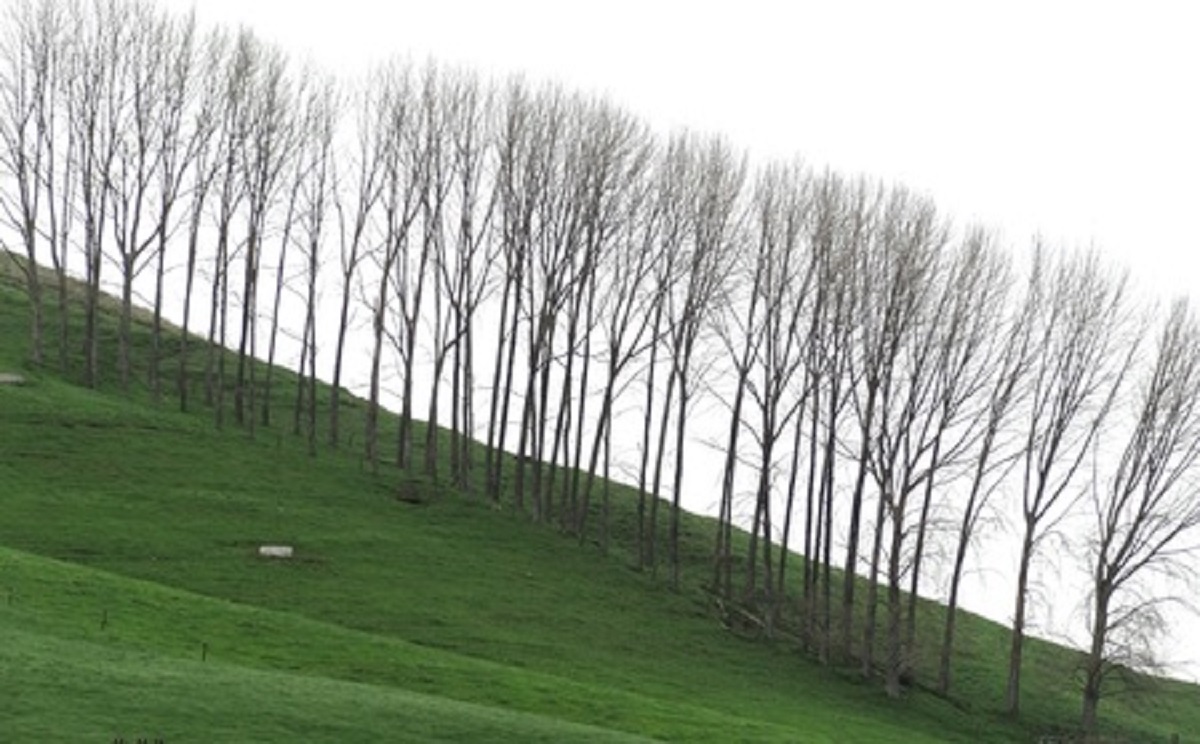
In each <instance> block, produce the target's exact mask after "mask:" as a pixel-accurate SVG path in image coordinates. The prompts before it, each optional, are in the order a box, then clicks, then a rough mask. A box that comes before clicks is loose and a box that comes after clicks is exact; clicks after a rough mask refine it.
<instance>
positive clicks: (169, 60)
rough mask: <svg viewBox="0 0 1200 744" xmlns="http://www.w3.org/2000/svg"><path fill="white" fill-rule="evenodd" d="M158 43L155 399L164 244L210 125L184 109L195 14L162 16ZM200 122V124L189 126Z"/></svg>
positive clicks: (190, 92) (193, 93)
mask: <svg viewBox="0 0 1200 744" xmlns="http://www.w3.org/2000/svg"><path fill="white" fill-rule="evenodd" d="M158 32H159V38H158V40H157V41H156V40H153V39H152V40H151V43H157V44H160V45H162V47H163V49H162V51H161V56H160V57H159V58H158V61H159V63H160V64H161V65H162V70H161V72H160V75H161V77H162V86H161V90H162V96H163V100H162V101H161V102H160V105H159V106H158V107H157V116H158V118H159V121H158V123H157V126H156V128H157V130H158V131H159V132H160V136H161V142H162V148H163V152H162V157H161V158H160V159H159V168H158V172H157V174H156V180H157V184H156V190H157V192H158V204H157V207H158V215H157V217H156V220H157V222H158V225H159V227H158V245H157V246H156V247H155V272H154V319H153V322H152V326H151V336H150V358H149V360H148V367H149V370H148V382H149V384H150V389H151V392H152V394H153V396H154V400H155V401H159V400H160V399H161V397H162V379H161V377H162V375H161V367H162V361H161V359H162V326H163V299H164V295H165V287H164V285H165V280H166V272H167V246H168V244H169V243H170V239H171V237H172V235H173V233H174V229H175V226H174V225H173V224H172V216H173V212H174V210H175V207H176V205H177V204H178V202H179V200H180V198H181V196H182V195H183V194H182V192H183V189H184V184H185V183H186V181H185V179H186V178H187V174H188V170H189V168H191V166H192V164H193V162H194V161H195V160H196V159H197V158H198V157H199V156H200V154H201V153H202V152H203V151H204V148H205V147H206V146H207V142H206V140H207V137H208V134H209V129H208V127H207V126H206V122H203V120H199V119H190V118H189V116H188V114H189V109H190V108H191V107H192V105H193V101H194V99H195V98H196V97H197V92H198V88H199V81H198V77H199V76H198V75H197V73H196V70H195V64H196V61H197V48H196V21H195V16H194V15H188V16H185V17H183V18H181V19H177V18H172V17H166V18H163V19H162V23H161V24H160V25H159V26H158ZM191 124H201V126H189V125H191Z"/></svg>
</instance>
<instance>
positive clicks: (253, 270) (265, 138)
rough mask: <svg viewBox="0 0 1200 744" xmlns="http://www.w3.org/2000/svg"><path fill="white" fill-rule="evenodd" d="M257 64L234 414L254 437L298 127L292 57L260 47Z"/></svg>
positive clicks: (246, 154) (245, 164) (247, 150)
mask: <svg viewBox="0 0 1200 744" xmlns="http://www.w3.org/2000/svg"><path fill="white" fill-rule="evenodd" d="M255 55H256V57H257V64H256V66H255V73H256V74H255V76H254V78H253V79H252V82H251V86H252V88H251V93H250V99H249V106H248V108H247V122H246V125H247V130H246V137H245V138H244V139H243V140H242V147H243V153H242V155H241V158H240V160H241V166H242V174H241V177H242V178H243V179H244V182H245V185H244V190H245V194H246V214H245V217H246V237H245V243H244V246H245V250H244V253H243V258H244V267H243V270H242V324H241V326H242V327H241V333H240V335H239V340H238V366H237V378H236V381H235V384H236V387H235V388H234V404H233V410H234V418H235V420H236V421H237V422H238V424H241V425H243V426H245V427H246V428H247V430H248V431H249V433H250V435H251V436H253V435H254V428H255V426H254V423H255V416H254V411H255V409H256V405H255V404H256V397H257V392H258V391H257V384H256V380H255V370H256V367H257V365H256V364H255V356H256V355H257V340H258V275H259V268H260V266H261V263H262V251H263V244H264V241H265V236H266V232H267V229H268V228H267V217H268V215H269V213H270V212H271V210H272V208H273V207H274V206H275V202H276V200H277V197H278V191H279V185H280V183H281V180H280V177H281V175H282V173H283V171H284V168H285V166H286V165H287V163H288V161H289V159H290V158H292V157H293V155H294V153H293V149H294V143H295V139H296V137H295V128H294V127H293V126H292V123H291V117H290V116H289V110H290V109H291V107H292V106H293V103H294V99H295V91H294V90H293V84H292V81H291V79H290V78H289V77H288V69H287V66H288V65H287V59H286V58H285V57H284V56H283V55H282V54H281V53H280V52H279V51H278V50H275V49H273V48H271V47H265V46H262V45H258V46H257V50H256V52H255Z"/></svg>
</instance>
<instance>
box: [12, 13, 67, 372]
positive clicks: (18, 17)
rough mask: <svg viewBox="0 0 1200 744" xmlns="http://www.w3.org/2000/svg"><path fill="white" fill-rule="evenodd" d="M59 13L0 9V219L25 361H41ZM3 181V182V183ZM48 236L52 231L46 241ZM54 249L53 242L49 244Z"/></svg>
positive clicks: (51, 201)
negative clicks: (16, 248) (15, 280)
mask: <svg viewBox="0 0 1200 744" xmlns="http://www.w3.org/2000/svg"><path fill="white" fill-rule="evenodd" d="M61 13H62V11H61V10H60V8H59V6H58V4H57V3H53V2H48V1H47V2H42V3H38V4H36V5H35V4H34V3H32V2H30V1H29V0H23V1H22V2H15V3H13V4H11V5H10V6H8V7H6V8H5V12H4V15H3V27H4V29H3V31H2V32H0V220H3V222H4V223H7V225H8V226H9V227H11V229H12V230H13V231H14V232H15V233H16V234H17V236H18V242H19V243H20V244H21V245H22V247H23V248H24V250H25V262H24V263H23V264H22V263H18V264H17V265H18V266H19V267H20V268H21V269H22V271H23V272H24V274H25V286H26V289H27V293H28V296H29V322H30V327H29V340H30V343H29V353H30V361H31V362H32V363H33V364H34V365H37V366H40V365H41V364H42V361H43V354H44V351H43V346H44V341H43V332H44V331H43V326H44V324H45V320H44V313H43V307H42V279H41V269H40V267H39V259H40V256H39V250H38V246H39V243H40V240H39V239H40V238H41V237H42V228H41V225H40V222H39V221H40V219H41V217H42V214H43V211H44V210H43V206H44V205H45V204H46V203H47V202H48V203H49V208H50V209H53V204H54V199H55V198H56V196H57V195H56V194H55V193H54V191H53V189H52V188H48V186H49V185H50V184H52V183H53V182H52V180H51V178H52V177H53V173H54V166H55V162H54V152H53V142H54V135H55V132H54V126H55V117H54V112H55V110H56V105H55V104H56V101H55V100H54V97H55V89H56V87H57V86H58V85H59V84H60V83H59V82H58V80H57V78H58V77H59V75H60V74H61V71H60V65H59V57H60V55H61V54H62V51H63V50H62V47H63V39H62V23H63V20H62V15H61ZM6 182H7V183H6ZM53 239H54V233H53V232H52V233H51V240H53ZM52 251H53V245H52Z"/></svg>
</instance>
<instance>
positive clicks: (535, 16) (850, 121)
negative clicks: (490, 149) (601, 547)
mask: <svg viewBox="0 0 1200 744" xmlns="http://www.w3.org/2000/svg"><path fill="white" fill-rule="evenodd" d="M163 4H164V5H165V6H166V7H169V8H173V9H177V10H186V9H188V8H190V7H191V6H192V3H191V2H190V1H189V0H169V1H168V2H164V3H163ZM197 5H198V7H197V14H198V16H199V18H200V20H201V22H202V23H205V24H208V23H223V24H228V25H238V24H246V25H248V26H250V27H252V28H253V29H254V30H255V31H256V32H257V33H258V35H259V36H260V37H262V38H264V39H266V40H268V41H272V42H275V43H277V44H278V45H280V46H281V47H283V48H284V49H286V50H288V51H290V52H291V53H292V54H293V55H294V56H295V57H296V58H297V59H298V60H310V61H312V62H315V63H317V64H319V65H321V66H323V67H326V68H328V69H330V70H332V71H336V72H339V73H342V74H345V75H348V76H354V75H358V74H361V73H363V72H365V71H366V70H367V69H369V67H370V66H371V65H372V64H373V63H377V62H380V61H383V60H386V59H389V58H391V57H395V56H400V57H407V58H410V59H413V60H416V61H422V60H425V59H427V58H428V59H433V60H436V61H439V62H444V63H450V64H458V65H462V66H465V67H469V68H473V69H475V70H477V71H478V72H480V73H482V74H483V75H485V76H495V77H497V78H503V77H505V76H507V75H510V74H514V73H523V74H524V75H525V76H526V77H528V78H529V79H531V80H533V81H543V80H544V81H555V82H559V83H562V84H563V85H564V86H566V87H568V88H570V89H575V90H579V91H582V92H587V93H595V94H602V95H606V96H608V97H609V98H610V99H611V100H613V101H615V102H617V103H620V104H622V105H624V106H625V107H626V108H628V109H629V110H630V111H632V112H634V113H636V114H639V115H640V116H642V117H643V118H644V119H646V120H647V121H649V122H650V123H651V124H652V125H653V126H654V127H655V128H656V129H658V130H659V131H660V132H664V133H665V132H668V131H670V130H671V129H673V128H676V127H688V128H691V129H694V130H699V131H702V132H712V133H722V134H725V135H727V136H728V137H729V139H730V140H731V141H732V142H733V143H734V144H735V145H738V146H740V147H743V148H745V149H746V150H747V151H749V152H750V153H751V155H752V156H754V157H756V158H763V159H765V158H774V157H779V158H791V157H796V156H799V157H801V158H802V159H804V160H805V161H807V162H809V163H810V164H812V165H815V166H818V167H824V166H831V167H833V168H834V169H836V170H838V171H841V172H843V173H847V174H858V173H863V174H867V175H870V176H876V177H880V178H883V179H887V180H890V181H897V182H901V183H904V184H906V185H908V186H910V187H912V188H914V189H916V190H918V191H921V192H924V193H927V194H929V195H931V196H932V197H933V198H934V199H935V201H936V203H937V204H938V205H939V207H940V208H941V209H942V210H943V211H944V212H946V213H948V214H949V215H951V217H953V218H954V219H955V221H957V222H959V223H964V222H972V221H979V222H982V223H984V224H987V225H990V226H992V227H994V228H996V229H998V230H999V231H1001V233H1002V235H1003V236H1004V237H1005V238H1006V240H1007V241H1008V242H1009V244H1010V245H1011V246H1013V247H1014V248H1016V249H1023V248H1025V247H1026V246H1027V245H1028V244H1029V242H1030V239H1031V237H1032V235H1033V234H1034V233H1035V232H1038V233H1041V234H1042V235H1043V236H1045V237H1046V238H1047V239H1048V240H1050V241H1052V242H1055V243H1058V244H1061V245H1065V246H1068V247H1074V246H1089V245H1094V246H1096V247H1097V248H1099V249H1100V250H1101V251H1102V252H1104V253H1105V254H1107V255H1109V256H1111V258H1112V260H1113V261H1114V262H1115V263H1117V264H1118V265H1120V266H1124V267H1127V268H1129V269H1130V270H1131V271H1132V272H1133V275H1134V277H1135V280H1137V281H1138V283H1140V284H1142V285H1143V286H1144V287H1145V288H1146V291H1147V292H1148V293H1153V294H1156V295H1158V296H1162V297H1164V299H1165V296H1166V295H1169V294H1177V293H1189V294H1191V295H1192V297H1193V298H1194V300H1196V301H1200V271H1198V270H1197V269H1198V268H1200V237H1198V236H1200V229H1198V228H1197V226H1196V225H1195V224H1194V222H1195V216H1196V215H1198V214H1200V98H1198V96H1200V41H1198V40H1197V37H1196V34H1197V31H1198V30H1200V5H1198V6H1197V7H1195V8H1193V4H1192V3H1189V2H1184V1H1182V0H1181V1H1180V2H1156V1H1153V0H1149V1H1147V0H1141V1H1140V2H1137V3H1134V2H1126V3H1111V2H1103V1H1093V2H1026V1H1024V0H1022V1H1020V2H1013V1H1012V0H1007V1H1006V2H990V3H983V2H961V1H952V0H946V1H937V0H905V1H904V2H895V1H893V0H858V1H849V2H847V1H845V0H838V1H837V2H834V1H833V0H829V1H828V2H821V3H817V2H795V1H792V2H783V1H781V2H766V1H765V0H738V2H729V3H715V2H695V1H692V2H682V1H678V0H595V1H593V2H587V3H584V2H569V1H567V0H557V1H554V0H401V1H399V2H395V1H393V2H382V1H375V0H336V1H335V2H330V1H329V0H322V1H321V2H273V1H266V0H203V1H202V2H199V3H197ZM701 508H702V505H701ZM985 562H986V561H985ZM1004 562H1005V561H999V563H1004ZM996 568H997V569H999V570H995V571H993V572H991V573H993V574H994V575H993V576H992V577H991V579H990V581H989V577H988V575H987V573H985V574H984V576H983V579H984V581H983V582H982V583H980V582H976V586H975V592H974V594H975V597H974V600H973V601H972V600H971V599H970V598H968V600H967V603H968V606H973V607H974V608H975V609H976V610H977V611H984V612H985V613H986V614H988V615H990V616H992V617H994V618H996V619H998V620H1001V621H1004V620H1005V618H1006V617H1007V616H1008V615H1009V614H1010V612H1011V610H1010V605H1011V594H1010V592H1009V590H1008V589H1007V588H1006V586H1007V583H1008V582H1007V581H1006V580H1004V579H1001V578H999V577H1001V576H1004V575H1005V574H1006V573H1007V572H1006V571H1005V570H1003V567H1002V566H1000V565H997V566H996ZM1044 570H1048V571H1049V572H1051V573H1053V572H1055V571H1056V570H1058V568H1057V567H1056V566H1055V565H1053V564H1051V565H1048V566H1046V567H1045V569H1044ZM1048 588H1049V589H1050V591H1051V593H1053V592H1054V582H1053V581H1051V582H1049V584H1048ZM1062 604H1063V603H1062V602H1061V601H1059V602H1053V601H1052V602H1048V605H1049V606H1050V607H1052V608H1054V609H1055V611H1056V613H1058V612H1061V613H1062V616H1060V617H1058V618H1055V620H1054V621H1053V622H1051V623H1050V624H1049V625H1044V626H1043V627H1042V628H1041V630H1043V631H1045V630H1054V629H1055V626H1062V627H1058V628H1057V629H1058V630H1059V631H1062V630H1063V628H1064V627H1065V628H1067V629H1068V630H1070V629H1074V630H1078V623H1079V618H1078V617H1077V616H1076V617H1074V618H1072V617H1069V615H1070V614H1071V613H1072V612H1074V611H1075V610H1077V606H1074V605H1073V606H1067V607H1059V606H1057V605H1062ZM1044 620H1045V619H1044V618H1043V622H1044ZM1193 640H1195V639H1193ZM1172 645H1175V646H1176V648H1174V649H1168V650H1167V651H1168V655H1170V656H1171V657H1173V658H1175V659H1177V660H1180V659H1184V658H1188V657H1190V656H1196V655H1197V652H1196V651H1195V648H1191V649H1189V648H1188V647H1189V646H1191V647H1195V646H1196V645H1197V643H1193V642H1186V641H1184V640H1183V639H1182V638H1178V637H1177V638H1176V640H1175V642H1174V644H1172ZM1187 673H1188V674H1190V676H1193V677H1197V676H1200V666H1193V667H1191V668H1190V669H1189V670H1188V672H1187Z"/></svg>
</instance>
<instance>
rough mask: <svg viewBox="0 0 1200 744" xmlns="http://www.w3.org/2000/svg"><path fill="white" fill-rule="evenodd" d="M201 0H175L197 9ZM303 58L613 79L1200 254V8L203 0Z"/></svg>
mask: <svg viewBox="0 0 1200 744" xmlns="http://www.w3.org/2000/svg"><path fill="white" fill-rule="evenodd" d="M190 4H191V3H190V2H188V0H171V1H170V2H167V3H166V5H167V6H169V7H179V8H181V9H182V8H186V7H189V6H190ZM198 6H199V7H198V9H197V10H198V14H199V16H200V18H201V20H202V21H219V22H223V23H230V24H237V23H245V24H247V25H249V26H251V27H253V28H254V29H255V30H256V31H257V32H258V33H259V34H260V35H261V36H262V37H264V38H266V39H268V40H273V41H276V42H278V43H279V44H280V45H281V46H283V47H285V48H287V49H290V50H292V51H293V53H295V54H296V55H297V56H298V57H300V58H305V57H310V58H311V59H313V60H314V61H316V62H318V63H320V64H322V65H323V66H326V67H329V68H331V69H336V70H341V71H346V72H347V73H348V74H354V72H355V71H359V70H365V69H366V68H367V67H369V66H370V64H371V63H372V62H376V61H380V60H383V59H387V58H388V57H390V56H393V55H405V56H409V57H412V58H414V59H417V60H423V59H425V58H433V59H435V60H438V61H440V62H448V63H458V64H463V65H465V66H469V67H471V68H474V69H476V70H479V71H481V72H483V73H485V74H494V75H497V76H504V75H507V74H509V73H513V72H523V73H525V74H527V75H528V76H529V77H530V78H532V79H534V80H555V81H558V82H562V83H563V84H565V85H567V86H569V87H571V88H574V89H579V90H583V91H588V92H596V93H601V94H606V95H608V96H609V97H610V98H611V99H613V100H614V101H617V102H619V103H621V104H624V105H625V106H627V107H628V108H629V109H630V110H631V111H633V112H635V113H637V114H639V115H641V116H643V117H644V118H645V119H647V120H649V121H650V122H652V123H653V124H655V125H656V126H657V127H659V128H660V129H661V130H663V131H666V130H669V129H671V128H673V127H676V126H687V127H690V128H694V129H698V130H702V131H707V132H720V133H724V134H727V135H728V136H729V137H730V139H731V140H732V141H733V142H734V143H735V144H737V145H740V146H743V147H745V148H747V149H748V150H749V151H750V152H751V153H752V154H753V155H756V156H762V157H792V156H795V155H799V156H801V157H802V158H804V159H805V160H807V161H808V162H810V163H812V164H815V165H819V166H824V165H831V166H833V167H834V168H835V169H837V170H839V171H843V172H846V173H866V174H868V175H873V176H878V177H882V178H885V179H889V180H896V181H900V182H903V183H905V184H907V185H909V186H910V187H913V188H915V189H918V190H920V191H923V192H926V193H929V194H930V195H932V196H933V197H934V198H935V200H936V201H937V203H938V204H939V205H940V206H941V207H942V209H943V210H945V211H946V212H947V213H949V214H951V215H952V216H954V217H955V218H956V219H957V220H960V221H973V220H980V221H983V222H984V223H986V224H988V225H991V226H993V227H996V228H999V229H1001V230H1003V233H1004V235H1005V236H1006V237H1007V238H1008V239H1009V240H1010V241H1011V242H1013V243H1014V244H1016V245H1018V246H1020V247H1023V246H1024V245H1025V244H1026V243H1027V242H1028V239H1029V237H1030V236H1031V235H1032V234H1033V233H1034V232H1035V231H1040V232H1041V233H1042V234H1043V235H1045V236H1046V237H1047V238H1050V239H1052V240H1054V241H1061V242H1063V243H1064V244H1067V245H1072V246H1075V245H1091V244H1095V245H1097V246H1098V247H1099V248H1101V249H1102V250H1103V251H1105V252H1106V253H1108V254H1111V255H1112V256H1114V258H1115V260H1116V261H1117V262H1118V263H1120V264H1123V265H1127V266H1129V268H1131V269H1132V270H1133V272H1134V275H1135V277H1136V278H1138V279H1140V280H1142V281H1143V282H1144V283H1145V284H1146V285H1148V286H1151V287H1153V288H1155V290H1156V291H1159V292H1162V293H1170V294H1174V293H1178V292H1191V293H1193V294H1196V296H1198V297H1200V294H1197V293H1196V292H1195V291H1194V290H1193V287H1194V284H1193V280H1192V277H1193V276H1194V275H1195V273H1196V272H1194V271H1190V270H1188V269H1191V268H1192V267H1193V265H1195V264H1196V262H1200V258H1193V256H1197V255H1198V254H1200V238H1198V237H1197V234H1198V233H1197V231H1196V229H1195V228H1194V226H1193V225H1192V223H1191V218H1192V215H1193V214H1194V213H1195V211H1196V210H1197V207H1198V205H1200V97H1198V94H1200V43H1198V42H1197V36H1196V34H1197V31H1200V7H1197V6H1196V5H1195V4H1193V3H1190V2H1186V1H1182V0H1181V1H1179V2H1169V1H1166V0H1140V1H1139V2H1137V3H1134V2H1123V3H1115V2H1106V1H1104V0H1098V1H1095V0H1094V1H1092V2H1075V1H1063V2H1028V1H1026V0H1019V1H1017V2H1012V1H1006V2H990V3H982V2H959V1H956V0H906V1H905V2H890V1H888V0H850V1H848V2H847V1H838V2H834V1H833V0H829V1H827V2H819V3H818V2H808V1H800V2H795V1H780V2H771V1H769V0H739V1H738V2H732V3H728V2H727V3H717V2H697V1H693V2H683V1H680V0H603V1H602V2H599V1H594V2H587V3H583V2H571V1H569V0H557V1H555V0H490V1H489V0H401V1H399V2H383V1H376V0H338V1H337V2H327V1H322V2H275V1H268V0H203V1H202V2H199V3H198Z"/></svg>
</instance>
